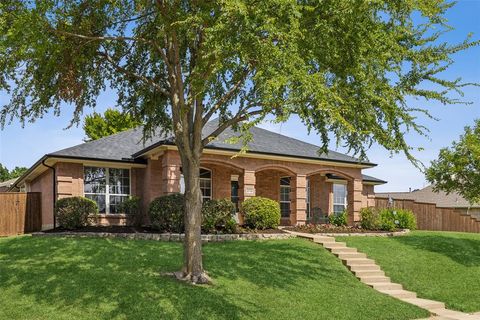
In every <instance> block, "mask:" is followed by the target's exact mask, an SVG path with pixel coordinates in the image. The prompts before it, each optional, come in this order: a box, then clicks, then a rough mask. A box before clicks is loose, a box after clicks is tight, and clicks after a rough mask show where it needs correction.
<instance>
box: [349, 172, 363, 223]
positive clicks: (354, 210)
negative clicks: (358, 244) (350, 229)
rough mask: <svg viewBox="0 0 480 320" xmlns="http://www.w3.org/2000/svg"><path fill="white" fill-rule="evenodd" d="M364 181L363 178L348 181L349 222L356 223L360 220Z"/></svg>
mask: <svg viewBox="0 0 480 320" xmlns="http://www.w3.org/2000/svg"><path fill="white" fill-rule="evenodd" d="M362 191H363V183H362V180H361V179H354V180H350V181H349V182H348V187H347V192H348V224H349V225H355V224H358V223H359V222H360V210H361V209H362Z"/></svg>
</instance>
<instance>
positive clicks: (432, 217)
mask: <svg viewBox="0 0 480 320" xmlns="http://www.w3.org/2000/svg"><path fill="white" fill-rule="evenodd" d="M375 206H376V207H377V208H378V209H383V208H388V207H394V208H399V209H408V210H411V211H412V212H413V214H414V215H415V217H416V218H417V228H418V229H419V230H438V231H459V232H480V221H477V219H475V218H474V217H472V216H471V215H468V214H466V213H464V212H461V211H458V210H455V209H453V208H440V207H437V205H436V204H434V203H424V202H416V201H415V200H402V199H397V200H395V199H394V200H393V204H392V205H391V206H389V203H388V198H378V197H376V198H375Z"/></svg>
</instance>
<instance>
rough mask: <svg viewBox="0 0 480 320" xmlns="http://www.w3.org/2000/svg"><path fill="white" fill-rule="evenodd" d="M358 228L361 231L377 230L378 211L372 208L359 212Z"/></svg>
mask: <svg viewBox="0 0 480 320" xmlns="http://www.w3.org/2000/svg"><path fill="white" fill-rule="evenodd" d="M360 217H361V221H360V226H361V227H362V229H365V230H378V229H379V228H380V226H379V219H378V211H377V210H376V209H374V208H363V209H362V210H360Z"/></svg>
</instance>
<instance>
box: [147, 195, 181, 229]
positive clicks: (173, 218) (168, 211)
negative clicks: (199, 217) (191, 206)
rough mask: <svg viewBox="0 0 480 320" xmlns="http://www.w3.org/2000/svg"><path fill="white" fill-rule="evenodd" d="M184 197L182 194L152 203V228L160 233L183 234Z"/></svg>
mask: <svg viewBox="0 0 480 320" xmlns="http://www.w3.org/2000/svg"><path fill="white" fill-rule="evenodd" d="M183 211H184V196H183V194H181V193H174V194H169V195H166V196H161V197H158V198H156V199H155V200H153V201H152V202H151V203H150V206H149V208H148V216H149V217H150V222H151V223H152V227H154V228H155V229H158V230H160V231H165V232H174V233H183V232H184V230H185V226H184V221H183Z"/></svg>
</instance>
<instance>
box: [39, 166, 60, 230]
mask: <svg viewBox="0 0 480 320" xmlns="http://www.w3.org/2000/svg"><path fill="white" fill-rule="evenodd" d="M45 160H47V159H44V160H43V161H42V164H43V165H44V166H45V167H47V168H49V169H52V171H53V179H52V182H53V229H55V228H56V227H57V216H56V214H55V206H56V203H57V179H56V177H57V171H56V169H55V167H51V166H49V165H48V164H46V163H45Z"/></svg>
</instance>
